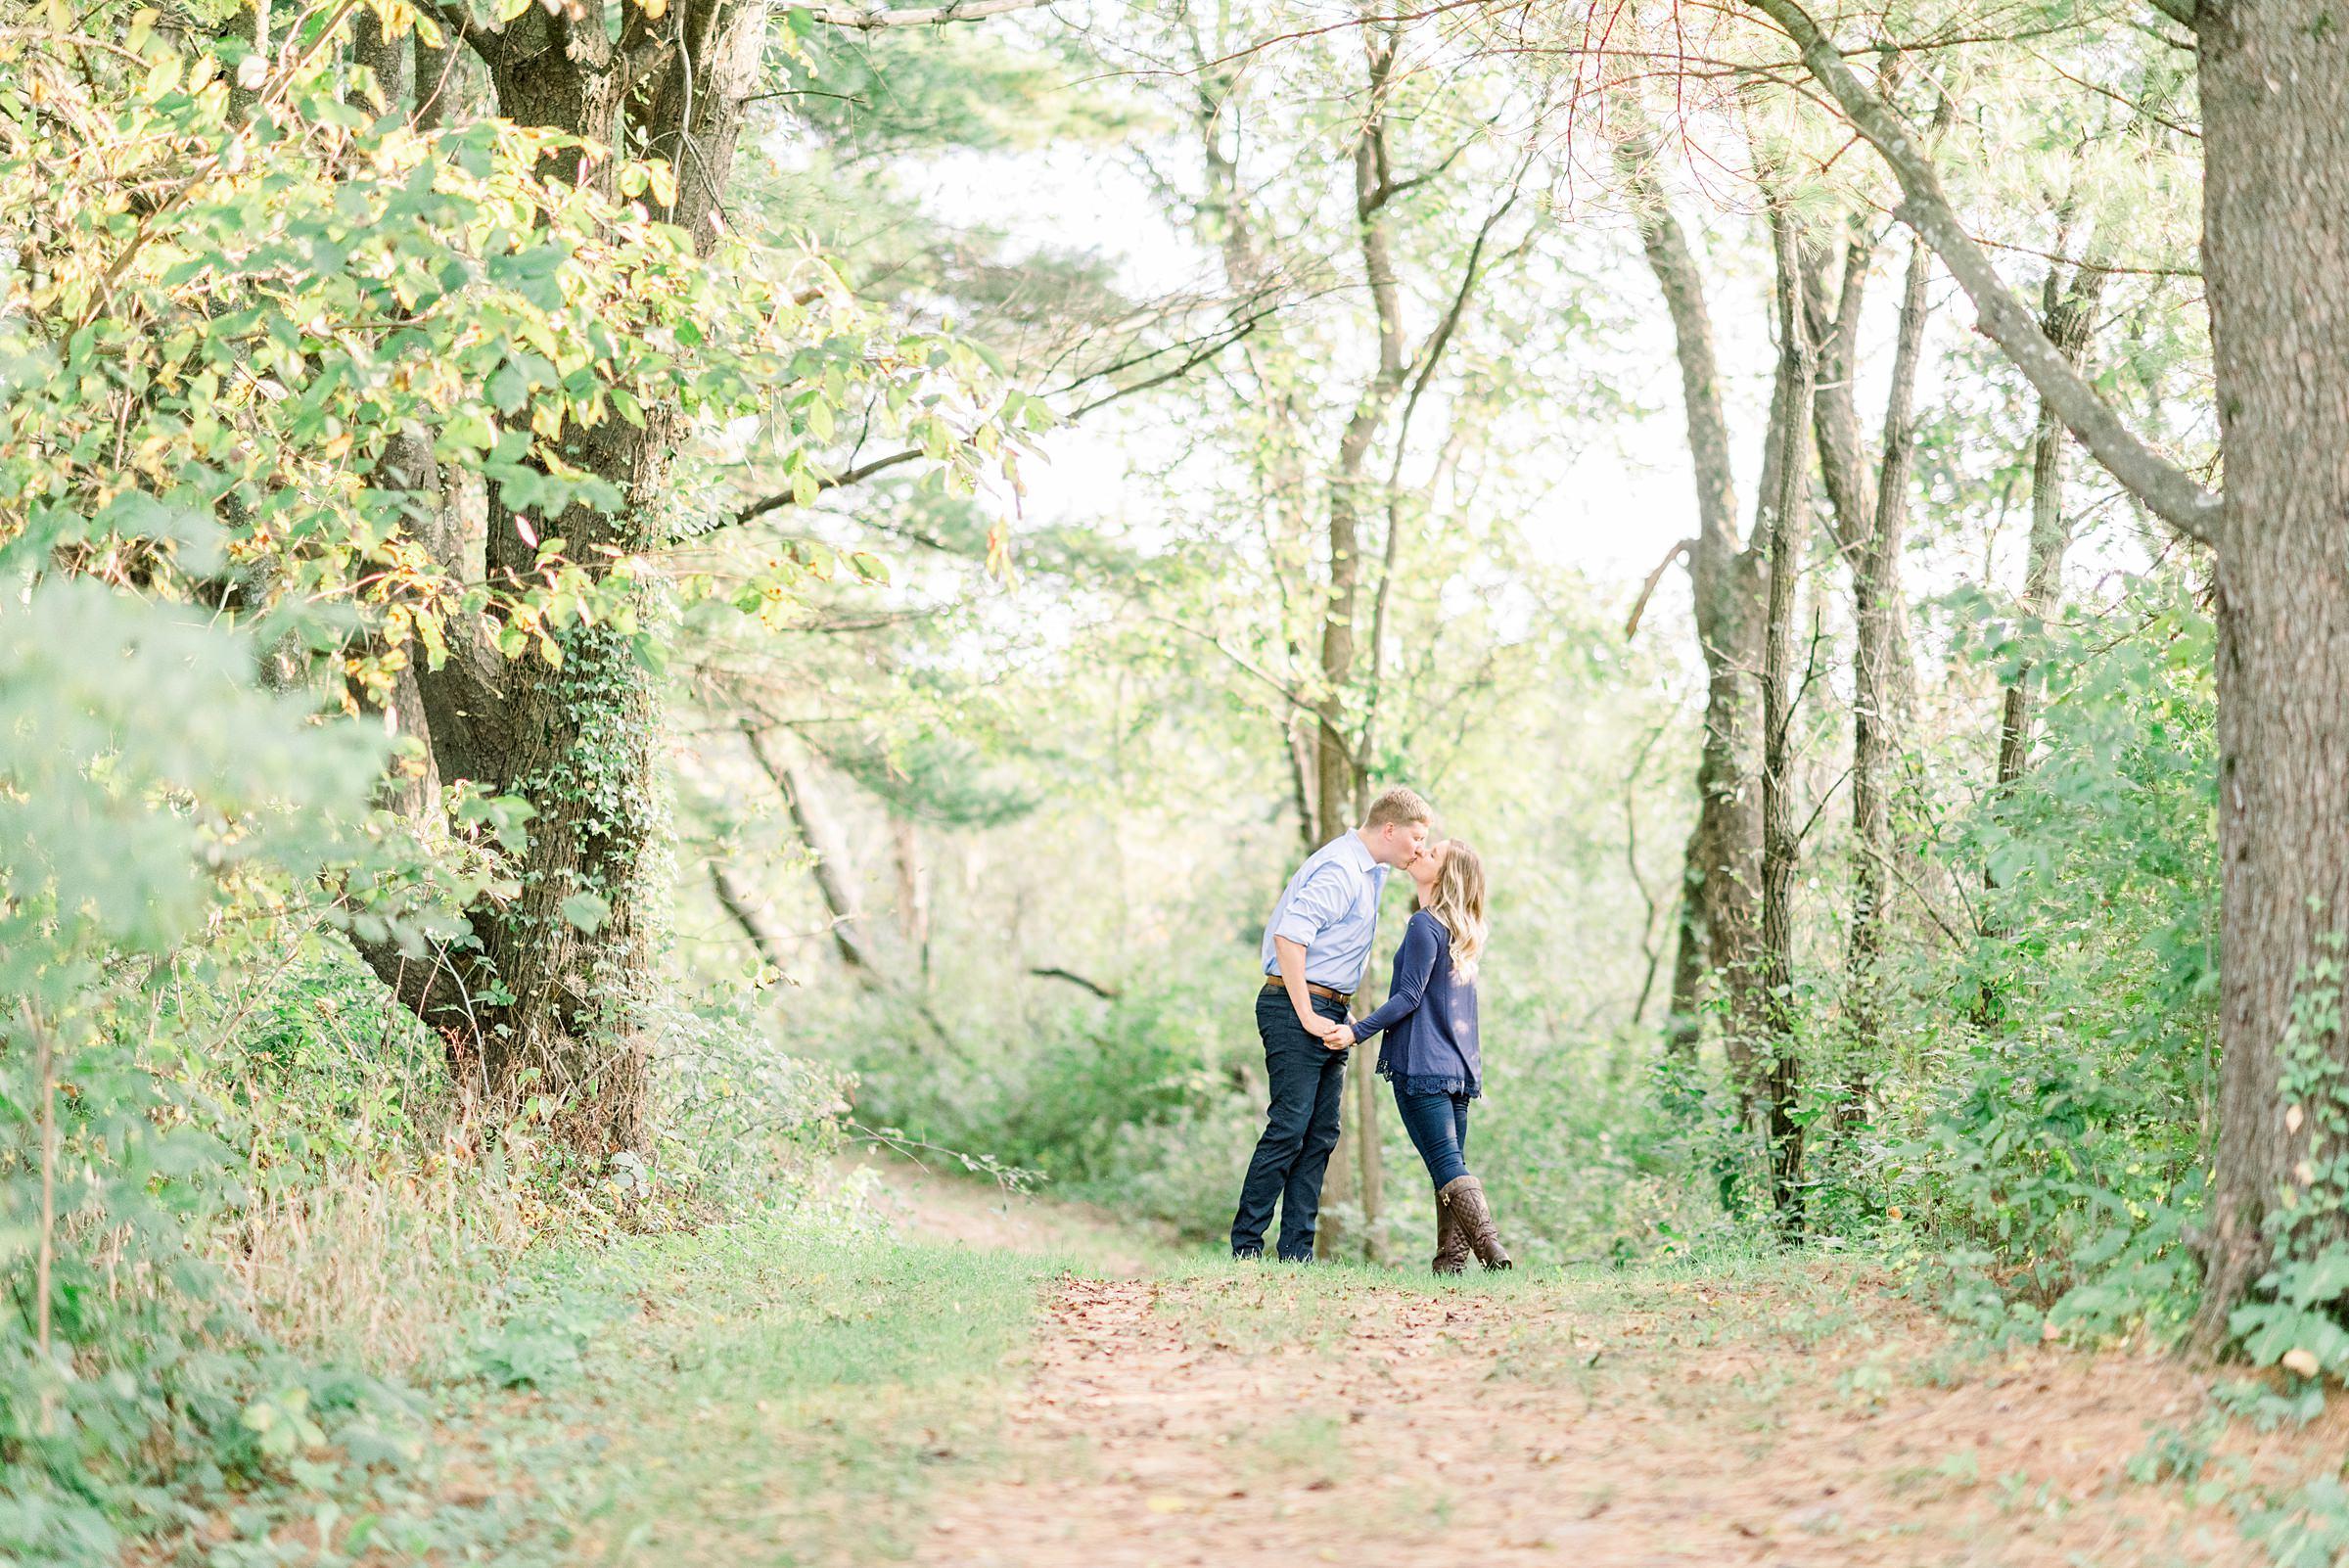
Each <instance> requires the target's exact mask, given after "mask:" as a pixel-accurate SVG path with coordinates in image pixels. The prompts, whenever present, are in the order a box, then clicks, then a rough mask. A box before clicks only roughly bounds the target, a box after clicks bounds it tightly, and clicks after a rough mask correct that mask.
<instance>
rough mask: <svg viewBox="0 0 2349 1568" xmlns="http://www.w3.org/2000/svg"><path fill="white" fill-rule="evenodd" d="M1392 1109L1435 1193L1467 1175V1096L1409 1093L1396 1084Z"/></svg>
mask: <svg viewBox="0 0 2349 1568" xmlns="http://www.w3.org/2000/svg"><path fill="white" fill-rule="evenodd" d="M1395 1109H1396V1110H1398V1111H1400V1112H1402V1113H1403V1130H1405V1131H1406V1132H1408V1133H1409V1134H1410V1135H1411V1147H1413V1148H1415V1149H1417V1150H1418V1151H1419V1158H1420V1159H1422V1160H1424V1161H1425V1162H1426V1163H1427V1176H1428V1179H1429V1180H1431V1181H1433V1182H1434V1183H1435V1184H1436V1190H1437V1191H1438V1192H1441V1191H1443V1190H1444V1189H1445V1188H1446V1187H1448V1186H1450V1185H1451V1183H1452V1182H1454V1181H1456V1180H1458V1179H1459V1178H1460V1177H1461V1176H1466V1175H1467V1174H1468V1096H1467V1095H1465V1094H1410V1093H1405V1090H1404V1087H1403V1085H1402V1084H1400V1083H1399V1084H1396V1085H1395Z"/></svg>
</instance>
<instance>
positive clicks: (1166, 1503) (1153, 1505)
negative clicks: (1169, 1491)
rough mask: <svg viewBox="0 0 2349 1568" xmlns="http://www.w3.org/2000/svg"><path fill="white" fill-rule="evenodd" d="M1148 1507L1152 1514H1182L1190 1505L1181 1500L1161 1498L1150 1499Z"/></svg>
mask: <svg viewBox="0 0 2349 1568" xmlns="http://www.w3.org/2000/svg"><path fill="white" fill-rule="evenodd" d="M1148 1506H1149V1509H1150V1511H1151V1512H1152V1513H1180V1512H1182V1510H1183V1509H1185V1508H1187V1507H1189V1506H1190V1504H1189V1503H1187V1502H1184V1501H1183V1500H1182V1499H1180V1498H1164V1497H1161V1498H1152V1499H1150V1500H1149V1503H1148Z"/></svg>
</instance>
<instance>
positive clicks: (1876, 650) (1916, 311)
mask: <svg viewBox="0 0 2349 1568" xmlns="http://www.w3.org/2000/svg"><path fill="white" fill-rule="evenodd" d="M1931 271H1932V253H1931V252H1930V251H1928V250H1927V249H1926V248H1925V246H1924V244H1923V242H1921V241H1918V242H1915V243H1912V244H1911V247H1910V252H1909V277H1908V282H1907V284H1906V286H1905V287H1904V288H1903V290H1902V292H1901V319H1900V328H1899V332H1898V334H1897V336H1896V338H1895V341H1894V346H1893V360H1892V390H1891V392H1890V393H1889V394H1888V397H1887V400H1886V404H1885V409H1884V455H1883V468H1882V472H1881V474H1880V475H1879V477H1878V479H1877V481H1876V494H1875V510H1874V514H1873V516H1872V518H1870V519H1869V521H1868V525H1867V528H1866V530H1865V532H1864V533H1862V534H1861V535H1860V537H1858V538H1857V539H1855V540H1853V541H1852V542H1851V544H1850V545H1849V546H1848V554H1849V556H1850V559H1851V569H1852V616H1853V622H1854V641H1855V647H1854V649H1853V654H1852V687H1853V691H1852V841H1853V856H1852V926H1851V940H1850V945H1848V947H1847V948H1846V949H1845V954H1844V971H1845V976H1846V980H1847V984H1848V994H1849V996H1850V1001H1849V1004H1848V1006H1849V1014H1850V1018H1851V1025H1852V1041H1851V1050H1852V1055H1853V1058H1854V1060H1853V1061H1852V1063H1851V1064H1850V1065H1849V1067H1848V1068H1847V1071H1846V1074H1845V1078H1844V1105H1843V1113H1842V1120H1843V1121H1844V1123H1845V1124H1846V1125H1847V1126H1848V1125H1851V1124H1853V1123H1856V1122H1858V1121H1860V1120H1862V1119H1863V1118H1864V1116H1865V1102H1866V1098H1867V1093H1868V1086H1869V1084H1870V1081H1871V1080H1872V1078H1873V1076H1874V1070H1875V1064H1876V1063H1877V1062H1878V1061H1880V1060H1881V1059H1882V1056H1883V1051H1884V1017H1883V1007H1882V996H1881V993H1880V990H1879V986H1880V977H1879V976H1878V974H1877V965H1878V961H1879V959H1880V957H1881V955H1882V952H1883V945H1884V912H1885V910H1886V909H1887V908H1888V907H1890V904H1891V896H1892V888H1891V875H1890V873H1891V868H1892V855H1893V847H1892V813H1891V809H1890V799H1889V796H1888V794H1887V790H1888V787H1889V786H1888V778H1889V774H1890V772H1891V766H1892V737H1893V729H1894V723H1895V715H1896V714H1897V712H1898V709H1897V707H1896V702H1897V697H1896V692H1897V685H1896V682H1897V676H1896V674H1895V672H1894V665H1895V661H1896V660H1901V659H1904V658H1905V655H1904V654H1903V653H1902V650H1901V646H1900V641H1899V638H1898V636H1897V630H1898V627H1899V624H1900V623H1901V622H1903V621H1904V620H1906V619H1907V606H1906V605H1905V603H1904V602H1903V600H1902V596H1901V585H1900V576H1899V565H1900V554H1901V533H1902V529H1903V525H1904V523H1905V522H1906V521H1907V514H1908V509H1909V464H1910V459H1911V455H1912V454H1913V452H1914V449H1915V443H1916V422H1915V417H1914V400H1915V393H1916V368H1917V362H1918V360H1919V359H1920V358H1921V356H1922V350H1923V346H1924V338H1925V311H1926V302H1925V284H1926V280H1927V278H1928V277H1929V275H1930V274H1931ZM1837 505H1838V507H1840V505H1841V502H1840V501H1838V502H1837ZM1846 531H1848V530H1846Z"/></svg>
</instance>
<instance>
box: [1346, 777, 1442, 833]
mask: <svg viewBox="0 0 2349 1568" xmlns="http://www.w3.org/2000/svg"><path fill="white" fill-rule="evenodd" d="M1435 820H1436V808H1435V807H1432V806H1430V805H1428V804H1427V797H1426V796H1424V795H1421V794H1420V793H1419V792H1418V791H1417V790H1415V789H1413V788H1411V787H1410V786H1409V785H1408V784H1390V785H1388V786H1387V787H1386V788H1385V789H1383V790H1380V791H1379V792H1378V799H1376V800H1374V801H1372V802H1371V803H1370V814H1369V815H1368V816H1365V817H1363V818H1362V827H1363V828H1364V829H1365V830H1368V829H1372V828H1382V827H1405V826H1407V825H1409V824H1410V823H1413V822H1427V823H1431V824H1432V823H1433V822H1434V821H1435Z"/></svg>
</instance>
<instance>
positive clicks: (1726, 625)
mask: <svg viewBox="0 0 2349 1568" xmlns="http://www.w3.org/2000/svg"><path fill="white" fill-rule="evenodd" d="M1617 167H1618V169H1619V171H1620V172H1621V173H1622V174H1623V176H1624V180H1625V186H1626V191H1627V194H1628V196H1629V197H1630V199H1631V202H1632V207H1633V213H1634V216H1635V218H1636V220H1637V222H1638V225H1639V239H1640V245H1641V247H1642V249H1643V250H1644V251H1645V253H1646V255H1647V263H1648V270H1649V271H1650V272H1652V273H1653V274H1654V276H1655V279H1656V284H1657V287H1658V288H1659V289H1661V290H1662V291H1663V295H1664V303H1665V307H1666V310H1667V311H1668V313H1669V314H1670V315H1671V318H1672V330H1673V342H1674V347H1675V352H1676V354H1677V357H1678V359H1679V362H1680V371H1681V408H1682V412H1683V418H1684V420H1685V421H1686V424H1687V431H1688V455H1689V459H1690V468H1691V470H1692V472H1693V474H1694V477H1695V481H1696V507H1697V519H1698V532H1697V535H1696V538H1695V539H1694V541H1693V542H1692V543H1691V544H1690V546H1689V548H1688V551H1687V562H1688V578H1689V583H1690V586H1691V587H1692V588H1693V590H1694V593H1695V609H1696V636H1697V646H1698V649H1699V651H1700V652H1701V654H1702V655H1703V658H1704V663H1705V736H1704V743H1703V747H1702V749H1701V751H1700V752H1699V754H1698V758H1697V766H1696V798H1697V817H1696V825H1695V827H1694V828H1692V829H1691V830H1690V832H1689V835H1688V844H1687V848H1686V851H1685V853H1684V854H1683V857H1682V863H1681V914H1680V924H1679V931H1678V934H1677V942H1676V946H1675V948H1674V952H1673V962H1672V999H1671V1012H1670V1014H1669V1015H1668V1016H1667V1018H1666V1021H1665V1039H1666V1042H1667V1044H1668V1046H1669V1047H1670V1049H1671V1050H1672V1051H1673V1053H1674V1054H1675V1055H1676V1056H1678V1057H1680V1058H1681V1059H1683V1060H1686V1061H1693V1060H1694V1059H1695V1056H1696V1049H1697V1043H1698V1041H1699V1039H1700V1038H1701V1037H1702V1033H1703V1015H1704V1008H1705V1001H1706V991H1707V989H1708V984H1709V981H1710V979H1711V977H1714V976H1719V977H1721V978H1722V979H1723V980H1724V981H1725V982H1726V983H1727V985H1728V986H1729V988H1730V991H1731V996H1732V1002H1731V1006H1730V1012H1731V1013H1732V1014H1736V1013H1740V1012H1742V1011H1744V1010H1745V1009H1744V1008H1743V1006H1742V1004H1740V1003H1739V1002H1737V1001H1736V1000H1735V999H1734V998H1735V997H1736V996H1737V994H1738V993H1739V992H1741V991H1742V990H1743V988H1744V987H1745V985H1746V984H1747V981H1748V977H1749V976H1750V974H1751V963H1750V961H1749V955H1750V950H1751V947H1752V943H1753V932H1754V892H1755V887H1756V880H1755V879H1756V873H1757V870H1758V866H1757V863H1756V862H1757V857H1758V854H1759V851H1760V823H1759V822H1758V820H1757V818H1756V817H1755V814H1754V807H1753V800H1752V796H1751V793H1750V792H1749V791H1748V790H1747V788H1746V781H1747V776H1748V762H1747V752H1748V749H1749V744H1750V742H1749V738H1748V736H1747V733H1746V717H1745V715H1746V708H1747V689H1748V686H1749V684H1750V682H1751V680H1752V671H1753V669H1754V666H1755V664H1756V662H1757V661H1756V658H1755V653H1756V641H1755V632H1756V627H1757V624H1758V622H1757V618H1756V615H1755V609H1756V606H1755V599H1756V597H1757V590H1758V588H1759V586H1760V580H1761V562H1760V559H1759V557H1758V556H1756V555H1754V554H1753V553H1752V552H1749V551H1748V550H1746V548H1745V546H1744V544H1743V542H1742V541H1741V540H1740V539H1739V537H1738V531H1737V491H1736V483H1735V480H1734V478H1733V470H1732V469H1731V467H1730V463H1729V427H1728V420H1727V417H1726V416H1725V415H1724V414H1723V412H1722V401H1721V371H1720V366H1719V362H1718V359H1717V357H1716V355H1715V352H1714V347H1713V318H1712V313H1711V311H1710V310H1709V309H1708V308H1707V306H1706V303H1705V290H1704V274H1703V272H1702V271H1701V270H1700V269H1699V268H1698V266H1697V263H1696V257H1695V255H1694V254H1693V253H1692V252H1691V251H1690V250H1689V247H1688V239H1687V236H1686V234H1685V233H1684V232H1683V231H1682V230H1681V224H1680V220H1679V219H1678V218H1677V217H1675V216H1674V215H1673V211H1672V208H1671V205H1670V203H1669V201H1668V200H1667V199H1666V196H1665V194H1664V191H1663V188H1662V187H1661V186H1660V185H1659V184H1658V183H1657V182H1656V180H1655V177H1654V175H1653V173H1652V172H1651V171H1650V169H1649V168H1648V164H1647V154H1646V152H1645V149H1644V148H1643V147H1641V146H1639V145H1636V144H1627V145H1626V146H1625V147H1624V148H1623V149H1622V150H1621V151H1620V152H1619V154H1618V157H1617ZM1727 1046H1728V1050H1729V1053H1730V1062H1731V1072H1732V1076H1733V1077H1735V1079H1736V1080H1737V1083H1738V1085H1739V1088H1740V1091H1741V1092H1744V1091H1748V1090H1750V1088H1751V1086H1752V1085H1751V1073H1750V1062H1749V1061H1748V1060H1747V1057H1746V1053H1745V1052H1744V1049H1743V1047H1742V1045H1741V1044H1740V1043H1739V1042H1738V1040H1737V1039H1736V1038H1735V1031H1733V1030H1732V1031H1730V1032H1729V1033H1728V1036H1727Z"/></svg>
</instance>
